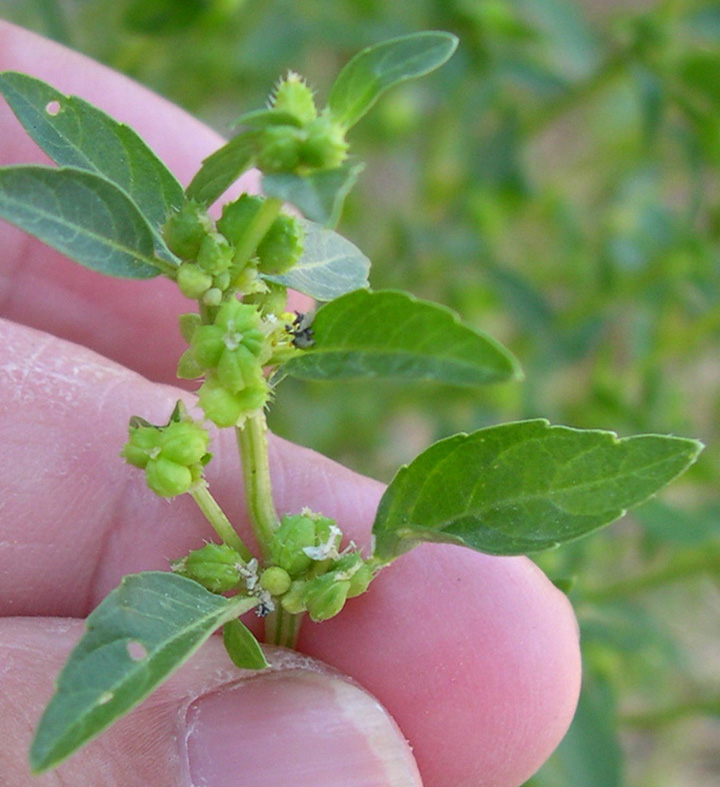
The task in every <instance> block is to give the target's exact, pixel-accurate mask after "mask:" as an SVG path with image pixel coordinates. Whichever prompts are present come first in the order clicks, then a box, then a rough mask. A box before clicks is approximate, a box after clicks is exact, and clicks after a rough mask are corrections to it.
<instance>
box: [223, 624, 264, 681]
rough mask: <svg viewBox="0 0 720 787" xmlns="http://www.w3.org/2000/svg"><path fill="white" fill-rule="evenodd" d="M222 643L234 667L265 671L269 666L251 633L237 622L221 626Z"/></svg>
mask: <svg viewBox="0 0 720 787" xmlns="http://www.w3.org/2000/svg"><path fill="white" fill-rule="evenodd" d="M223 642H224V643H225V650H227V652H228V655H229V656H230V658H231V659H232V663H233V664H234V665H235V666H236V667H240V669H265V668H266V667H269V666H270V664H268V661H267V659H266V658H265V654H264V653H263V652H262V648H261V647H260V643H259V642H258V641H257V640H256V639H255V637H254V635H253V633H252V631H250V629H249V628H248V627H247V626H245V625H243V623H241V622H240V621H239V620H237V619H236V620H231V621H229V622H228V623H226V624H225V625H224V626H223Z"/></svg>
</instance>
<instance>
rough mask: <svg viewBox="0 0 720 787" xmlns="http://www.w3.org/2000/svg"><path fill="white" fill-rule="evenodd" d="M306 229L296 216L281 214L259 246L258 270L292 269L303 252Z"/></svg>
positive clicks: (277, 272)
mask: <svg viewBox="0 0 720 787" xmlns="http://www.w3.org/2000/svg"><path fill="white" fill-rule="evenodd" d="M304 240H305V229H304V228H303V226H302V224H301V223H300V222H299V221H298V220H297V219H296V218H295V217H294V216H288V215H287V214H280V215H279V216H278V217H277V218H276V219H275V221H274V222H273V224H272V226H271V227H270V229H269V230H268V232H267V234H266V235H265V237H264V238H263V239H262V241H261V242H260V245H259V246H258V248H257V254H258V257H259V258H260V263H259V265H258V270H260V271H261V272H262V273H267V274H281V273H285V272H286V271H288V270H290V268H292V267H293V265H295V263H296V262H297V261H298V260H299V259H300V256H301V255H302V253H303V241H304Z"/></svg>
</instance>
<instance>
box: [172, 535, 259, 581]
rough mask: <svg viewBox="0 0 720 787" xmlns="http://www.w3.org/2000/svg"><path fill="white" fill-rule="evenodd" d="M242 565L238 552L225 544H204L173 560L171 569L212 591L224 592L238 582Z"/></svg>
mask: <svg viewBox="0 0 720 787" xmlns="http://www.w3.org/2000/svg"><path fill="white" fill-rule="evenodd" d="M243 565H244V563H243V560H242V557H241V555H240V553H239V552H236V551H235V550H234V549H233V548H232V547H229V546H228V545H227V544H206V545H205V546H204V547H203V548H202V549H195V550H193V551H192V552H190V554H188V555H186V556H185V557H184V558H182V560H176V561H175V562H173V563H172V570H173V571H174V572H175V573H176V574H180V576H182V577H187V578H188V579H194V580H195V581H196V582H199V583H200V584H201V585H202V586H203V587H204V588H207V589H208V590H210V591H212V592H213V593H225V592H226V591H228V590H232V589H233V588H235V587H237V586H238V584H239V583H240V581H241V579H242V576H241V574H240V568H241V567H242V566H243Z"/></svg>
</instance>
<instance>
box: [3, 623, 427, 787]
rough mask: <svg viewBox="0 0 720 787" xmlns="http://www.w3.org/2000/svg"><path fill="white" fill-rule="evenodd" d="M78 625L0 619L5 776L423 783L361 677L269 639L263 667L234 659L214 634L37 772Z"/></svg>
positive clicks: (23, 783) (24, 781)
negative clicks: (36, 738) (33, 757)
mask: <svg viewBox="0 0 720 787" xmlns="http://www.w3.org/2000/svg"><path fill="white" fill-rule="evenodd" d="M81 631H82V624H81V622H80V621H75V620H71V621H66V620H63V621H58V620H54V619H49V618H45V619H6V620H4V621H0V663H2V665H3V685H2V692H0V735H2V740H3V747H2V754H0V762H1V766H2V774H3V777H2V783H3V785H5V787H27V785H29V784H32V785H36V784H37V785H38V787H48V785H59V784H78V785H80V784H87V785H90V784H98V785H99V784H103V785H110V784H116V785H122V787H136V786H137V787H146V785H153V787H165V785H166V786H167V787H180V785H188V787H189V786H190V785H200V784H202V785H205V786H206V787H227V785H233V784H242V785H243V787H267V785H270V784H278V785H281V784H292V785H293V786H294V787H304V785H308V787H310V785H312V787H322V786H323V785H327V787H335V785H338V784H351V783H354V784H372V785H377V787H414V786H416V785H420V778H419V775H418V772H417V768H416V766H415V764H414V762H413V759H412V754H411V752H410V748H409V746H408V744H407V742H406V741H405V738H404V737H403V735H402V733H401V732H400V731H399V729H398V727H397V725H396V724H395V723H394V722H393V720H392V718H391V717H390V716H389V715H388V713H387V712H386V711H385V710H384V709H383V708H382V706H381V705H380V704H379V703H378V702H377V700H375V698H373V697H372V696H370V695H369V694H368V693H367V692H365V691H363V690H362V689H361V688H360V687H359V686H357V685H356V684H354V683H351V682H349V681H347V680H346V679H344V678H342V677H341V676H340V675H338V674H337V673H335V672H334V671H332V670H330V669H329V668H327V667H326V666H324V665H323V664H320V663H318V662H314V661H313V660H311V659H308V658H307V656H301V655H299V654H294V653H291V652H289V651H284V650H280V649H270V650H269V651H268V654H267V655H268V658H269V660H270V662H271V668H270V669H269V670H266V671H263V672H262V673H257V672H249V671H242V670H238V669H236V668H235V667H234V666H233V665H232V664H231V662H230V660H229V659H228V657H227V655H226V654H225V653H224V650H223V647H222V644H221V642H220V640H219V638H217V637H213V638H212V639H211V640H210V642H208V643H206V645H205V647H204V648H203V649H202V650H201V651H200V652H199V653H198V654H196V655H195V656H194V657H193V659H192V661H190V662H189V663H188V664H187V665H185V666H184V667H183V668H181V669H180V670H179V671H178V672H177V673H176V674H175V675H174V676H173V677H172V678H171V679H170V680H169V681H168V682H167V683H165V684H163V686H162V687H161V688H160V689H159V690H158V691H157V692H156V693H155V694H153V695H152V696H151V697H150V698H149V699H148V700H147V701H145V702H144V703H143V704H142V705H140V706H139V707H138V708H136V709H135V711H133V712H132V713H131V714H130V715H129V716H127V717H125V718H124V719H122V720H121V721H120V722H118V723H117V724H116V725H115V726H113V727H112V728H111V729H109V730H108V731H107V732H106V733H104V734H103V735H102V736H101V737H99V738H97V739H96V740H95V741H93V742H91V743H90V744H89V745H88V746H87V747H86V748H84V749H83V750H82V751H80V752H78V753H77V754H76V755H74V756H73V757H71V758H70V759H69V760H67V761H66V762H65V763H63V764H62V765H60V766H59V767H58V768H57V770H55V771H51V772H49V773H47V774H44V775H42V776H39V777H33V776H32V775H31V774H30V772H29V769H28V765H27V761H28V760H27V757H28V749H29V747H30V740H31V736H32V730H33V729H34V728H35V726H36V725H37V722H38V719H39V718H40V715H41V713H42V710H43V708H44V706H45V704H46V703H47V701H48V700H49V698H50V695H51V694H52V690H53V685H52V683H53V676H54V675H56V674H57V672H58V671H59V669H60V667H61V666H62V663H63V661H64V660H65V658H67V655H68V653H69V651H70V648H71V647H72V646H73V645H74V643H75V641H76V639H77V637H78V636H80V634H81Z"/></svg>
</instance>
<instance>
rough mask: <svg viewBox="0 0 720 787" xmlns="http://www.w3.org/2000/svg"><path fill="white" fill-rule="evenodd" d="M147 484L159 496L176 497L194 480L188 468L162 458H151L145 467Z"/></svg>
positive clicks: (190, 485)
mask: <svg viewBox="0 0 720 787" xmlns="http://www.w3.org/2000/svg"><path fill="white" fill-rule="evenodd" d="M145 478H146V480H147V485H148V486H149V487H150V489H152V491H153V492H155V494H157V495H160V497H176V496H177V495H182V494H185V492H188V491H189V490H190V487H192V485H193V483H194V481H193V475H192V473H191V472H190V470H189V468H187V467H185V466H184V465H179V464H177V463H176V462H172V461H171V460H170V459H164V458H163V457H162V456H160V457H158V458H157V459H151V460H150V461H149V462H148V463H147V465H146V467H145Z"/></svg>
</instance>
